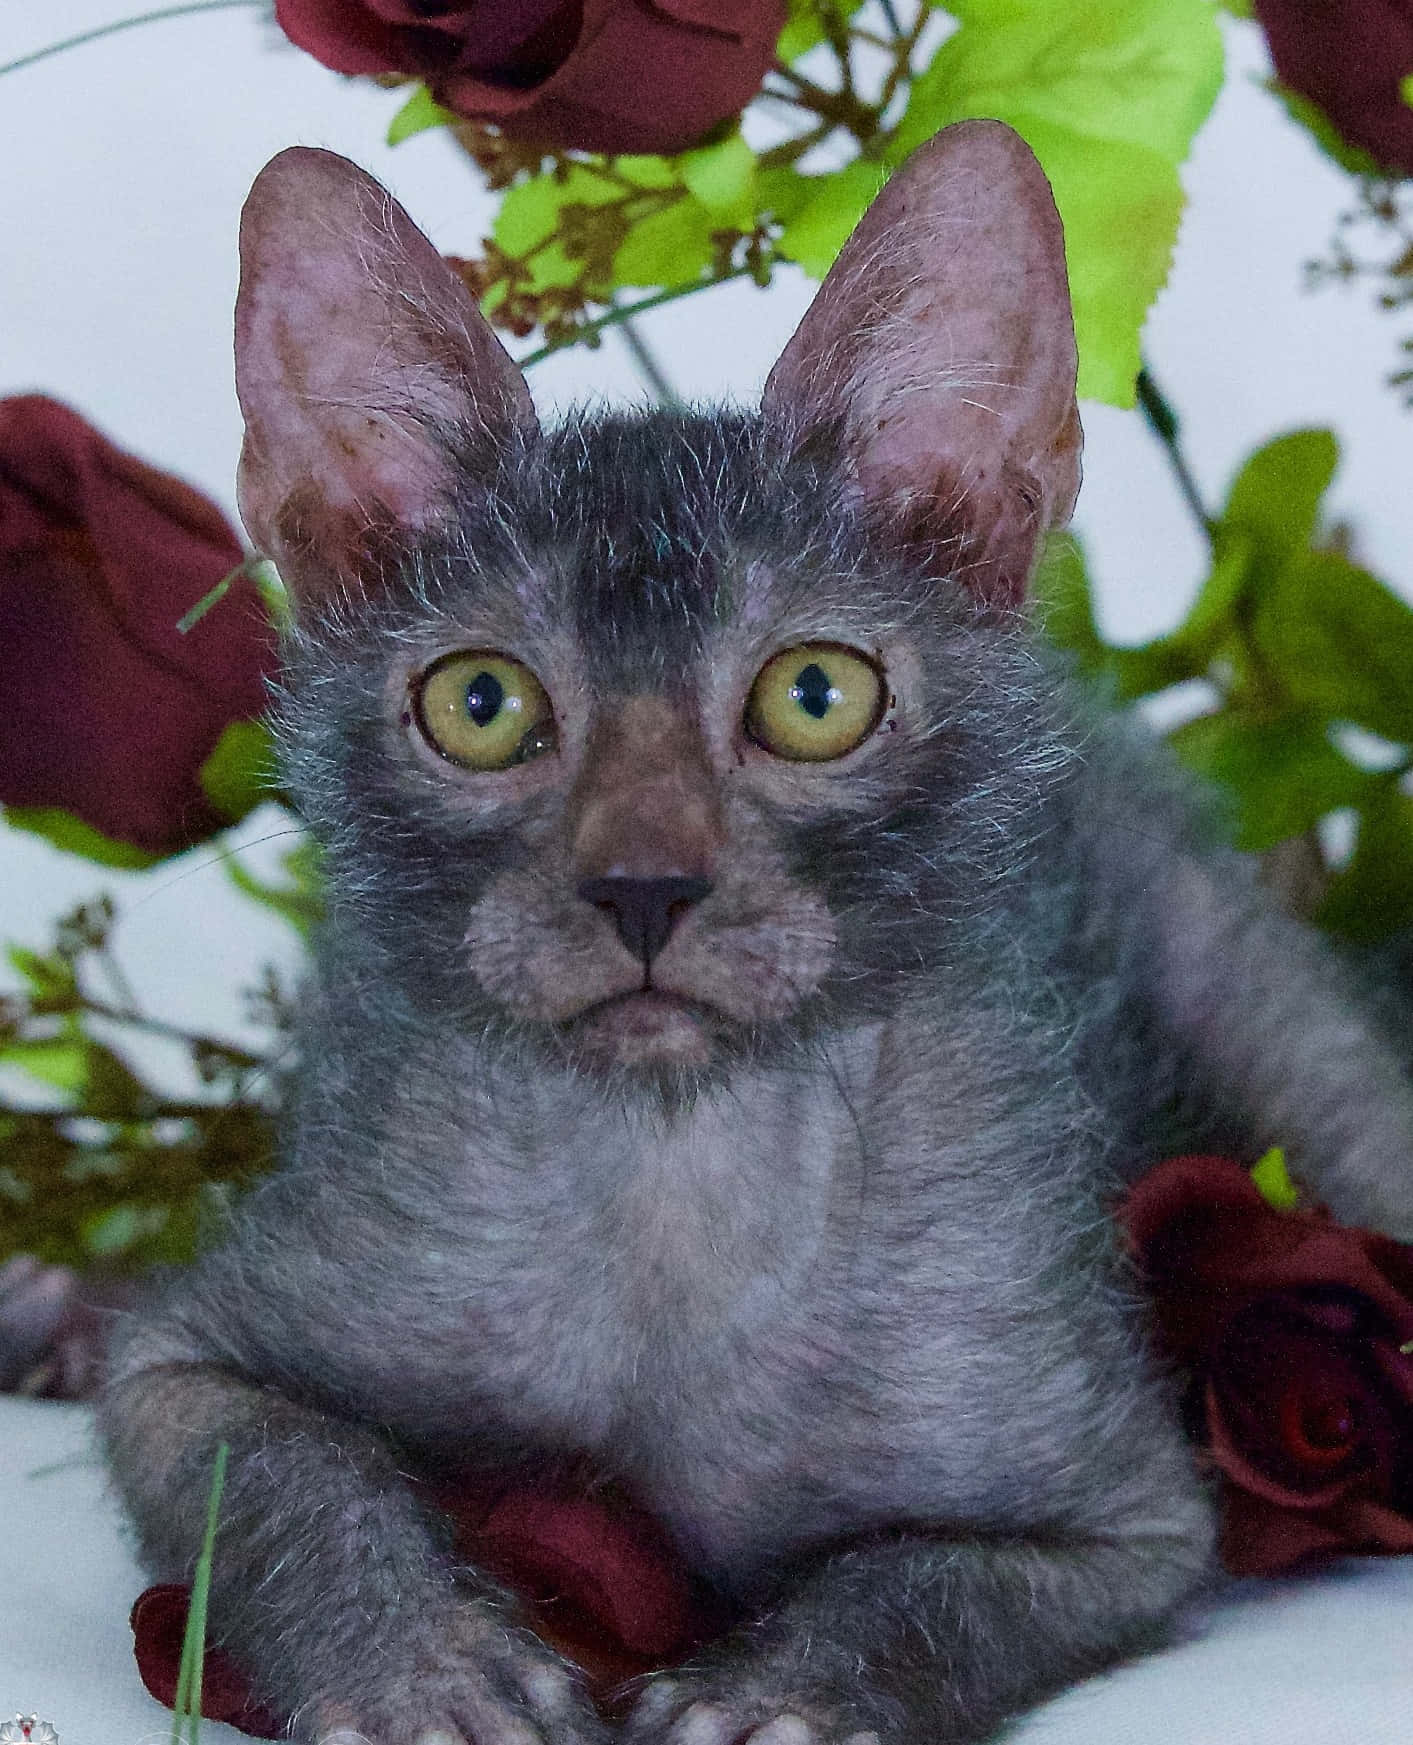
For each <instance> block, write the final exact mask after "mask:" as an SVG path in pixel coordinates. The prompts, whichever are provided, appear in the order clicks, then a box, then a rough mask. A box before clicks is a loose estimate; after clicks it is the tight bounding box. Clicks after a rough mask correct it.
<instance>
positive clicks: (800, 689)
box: [790, 661, 834, 721]
mask: <svg viewBox="0 0 1413 1745" xmlns="http://www.w3.org/2000/svg"><path fill="white" fill-rule="evenodd" d="M833 688H834V687H833V686H832V685H831V684H830V682H829V674H828V673H827V672H825V670H824V668H823V667H822V666H817V665H816V664H815V662H814V661H811V662H810V664H809V665H808V666H806V667H801V668H800V670H799V672H797V673H796V674H795V682H794V684H793V685H791V687H790V695H791V696H792V697H793V698H794V699H795V701H796V702H797V703H798V704H799V705H800V707H801V708H802V709H803V710H804V712H805V713H806V715H813V716H814V718H815V720H816V721H822V720H823V719H824V717H825V715H826V713H827V712H828V709H829V705H830V704H831V703H832V702H833V700H834V699H833V698H832V697H831V696H830V694H829V693H830V691H831V690H833Z"/></svg>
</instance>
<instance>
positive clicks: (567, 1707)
mask: <svg viewBox="0 0 1413 1745" xmlns="http://www.w3.org/2000/svg"><path fill="white" fill-rule="evenodd" d="M298 1737H301V1738H305V1739H309V1740H312V1741H313V1742H314V1745H606V1742H607V1737H608V1735H607V1732H606V1730H605V1729H604V1726H603V1724H602V1722H601V1721H600V1720H599V1718H598V1716H597V1715H596V1714H595V1713H594V1711H593V1709H592V1708H591V1707H590V1705H589V1703H588V1700H587V1699H586V1698H585V1696H584V1695H583V1693H582V1691H581V1690H580V1689H579V1687H578V1685H577V1684H576V1682H575V1680H574V1678H573V1676H572V1675H571V1673H570V1672H569V1671H568V1670H567V1669H566V1667H565V1666H564V1664H563V1663H562V1662H560V1661H558V1660H557V1659H555V1657H554V1656H553V1655H552V1654H551V1653H550V1652H549V1651H548V1650H547V1649H546V1648H544V1647H543V1646H542V1645H541V1644H540V1643H539V1642H537V1641H535V1640H534V1639H533V1638H531V1637H528V1636H525V1635H523V1634H521V1633H519V1632H516V1631H511V1630H506V1629H504V1628H503V1627H501V1626H499V1625H498V1624H496V1623H495V1622H493V1621H492V1620H489V1619H486V1618H482V1617H480V1616H478V1615H475V1614H471V1615H468V1616H465V1617H463V1618H461V1619H460V1620H458V1623H457V1625H456V1626H455V1627H454V1628H453V1629H452V1630H451V1631H450V1632H448V1633H447V1635H446V1637H445V1639H443V1640H441V1641H439V1642H437V1643H436V1644H435V1645H428V1646H424V1647H423V1648H422V1649H421V1650H420V1652H418V1653H417V1654H416V1655H415V1656H413V1657H411V1658H410V1659H409V1661H408V1662H407V1663H406V1665H405V1668H404V1669H403V1670H402V1671H401V1672H400V1673H398V1674H395V1675H392V1676H383V1677H378V1678H377V1680H376V1683H375V1685H374V1687H373V1688H372V1689H367V1688H364V1689H362V1690H361V1691H359V1693H358V1694H357V1695H355V1696H353V1697H351V1698H350V1699H349V1700H346V1701H345V1700H332V1701H326V1702H318V1703H314V1704H312V1705H311V1706H310V1707H309V1709H308V1710H307V1711H306V1712H305V1713H304V1714H303V1715H302V1716H301V1717H300V1725H299V1729H298Z"/></svg>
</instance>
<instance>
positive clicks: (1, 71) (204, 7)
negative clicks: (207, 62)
mask: <svg viewBox="0 0 1413 1745" xmlns="http://www.w3.org/2000/svg"><path fill="white" fill-rule="evenodd" d="M260 4H261V0H188V3H187V4H186V5H182V6H159V7H158V8H157V9H156V11H153V12H138V13H135V14H134V15H133V16H132V17H131V18H119V19H116V20H115V21H114V22H113V23H112V24H100V25H97V26H95V27H94V29H92V30H81V31H80V32H79V34H78V35H77V36H66V37H65V38H64V39H63V41H62V42H51V43H50V44H48V46H47V47H45V48H37V49H36V50H35V51H34V53H33V54H28V55H21V56H20V58H19V59H18V60H17V61H7V62H6V63H5V64H4V65H3V66H0V77H3V76H4V75H5V74H6V73H17V72H19V70H20V68H21V67H32V66H34V65H35V63H36V62H38V61H47V60H48V59H49V57H50V56H51V55H61V54H65V53H67V51H68V50H69V49H71V48H82V47H83V46H84V44H85V43H89V42H98V41H99V40H100V38H102V37H105V36H116V35H117V34H118V32H119V31H123V30H136V29H137V27H138V26H139V25H140V24H160V23H161V21H162V20H163V19H164V18H187V17H190V16H191V15H192V14H194V13H197V12H229V11H232V10H233V9H234V8H236V7H242V8H246V9H249V8H250V7H253V6H259V5H260Z"/></svg>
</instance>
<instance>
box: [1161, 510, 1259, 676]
mask: <svg viewBox="0 0 1413 1745" xmlns="http://www.w3.org/2000/svg"><path fill="white" fill-rule="evenodd" d="M1215 543H1216V546H1217V552H1216V556H1215V557H1214V559H1213V562H1212V567H1211V569H1210V570H1209V571H1208V572H1207V579H1206V581H1204V582H1203V584H1202V586H1201V587H1200V588H1199V589H1198V592H1197V598H1196V599H1195V600H1194V601H1193V602H1192V608H1191V610H1190V611H1189V612H1188V614H1187V617H1186V618H1185V619H1184V620H1183V621H1182V624H1181V625H1180V626H1179V627H1178V629H1177V630H1176V631H1175V632H1174V640H1179V641H1181V642H1182V643H1183V645H1184V646H1185V647H1187V648H1188V649H1190V650H1191V651H1192V656H1193V659H1194V660H1195V661H1196V662H1197V663H1198V670H1202V671H1205V670H1206V667H1207V665H1208V663H1209V662H1210V661H1211V660H1212V658H1213V656H1214V655H1215V654H1216V653H1217V650H1218V648H1219V647H1220V646H1221V644H1222V643H1223V642H1224V641H1226V640H1227V638H1228V637H1230V636H1231V635H1232V633H1233V632H1234V631H1235V630H1236V629H1237V628H1238V625H1237V619H1238V614H1239V613H1240V611H1241V608H1242V604H1243V602H1244V601H1245V599H1246V597H1247V593H1248V591H1249V588H1250V582H1251V566H1252V561H1253V556H1254V548H1253V545H1252V541H1251V538H1250V536H1249V535H1248V534H1247V533H1246V532H1245V531H1244V530H1241V529H1237V528H1234V527H1231V528H1225V529H1223V532H1222V536H1221V538H1220V539H1219V540H1216V541H1215Z"/></svg>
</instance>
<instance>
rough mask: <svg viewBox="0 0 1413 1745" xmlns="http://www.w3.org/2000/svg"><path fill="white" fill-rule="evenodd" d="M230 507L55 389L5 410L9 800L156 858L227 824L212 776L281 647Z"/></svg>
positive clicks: (261, 693)
mask: <svg viewBox="0 0 1413 1745" xmlns="http://www.w3.org/2000/svg"><path fill="white" fill-rule="evenodd" d="M244 556H245V553H244V550H243V548H242V546H241V543H240V541H239V540H238V539H237V537H236V535H235V533H234V532H233V531H232V529H231V527H230V525H229V524H228V523H227V521H226V519H225V517H224V516H223V515H222V514H221V512H220V510H219V509H217V507H216V506H215V504H213V503H211V502H209V501H208V500H207V499H206V498H205V497H203V496H202V495H201V494H200V493H199V492H197V491H194V490H192V489H191V487H190V486H188V485H185V484H183V483H182V482H181V481H180V480H179V479H175V478H173V477H171V476H170V475H169V474H165V473H160V472H158V471H157V470H156V469H155V468H153V467H149V466H147V465H146V464H145V463H143V462H142V461H139V460H137V459H136V458H135V457H134V456H132V455H128V454H124V453H123V452H122V451H121V450H119V449H117V448H115V447H114V446H113V444H112V443H110V442H109V441H108V440H107V439H106V438H105V437H103V436H102V435H100V433H99V432H98V431H96V430H95V429H94V428H93V427H92V426H91V425H89V424H88V423H86V422H85V420H84V419H82V418H80V417H79V416H78V414H77V413H75V412H72V411H70V410H69V409H68V408H67V407H64V406H60V405H59V404H57V403H56V402H55V401H52V400H48V399H45V398H43V397H41V396H37V395H30V396H21V397H18V398H15V399H10V400H6V401H3V402H0V691H3V694H4V697H5V716H4V722H3V725H0V802H3V803H5V804H6V805H12V806H38V807H61V808H63V809H65V810H68V811H71V812H74V813H76V814H77V815H78V817H80V818H81V819H82V820H83V821H84V822H85V823H87V824H89V825H91V826H92V827H93V828H94V829H96V830H99V831H102V832H103V833H104V834H105V835H107V836H111V837H115V838H117V839H119V840H121V841H125V842H131V843H135V844H137V845H138V846H139V847H141V848H144V849H147V850H150V851H151V852H154V853H159V854H164V853H171V852H174V851H176V850H178V849H181V848H185V847H187V846H189V845H190V844H191V843H193V842H197V841H200V840H201V839H202V838H203V837H205V836H209V835H210V834H211V833H212V832H213V831H214V830H217V829H219V828H220V827H221V826H222V825H223V824H224V823H225V822H226V820H224V819H222V818H221V817H220V816H219V815H218V814H217V813H215V812H214V811H213V809H212V807H211V805H210V803H209V801H208V800H207V798H206V795H205V794H204V792H203V791H202V788H201V784H200V770H201V766H202V764H203V763H204V762H205V760H206V759H207V758H208V757H209V756H210V754H211V752H212V751H213V750H214V748H215V745H216V742H217V740H218V739H219V738H220V736H221V734H222V732H223V731H224V730H225V728H226V727H228V726H229V725H230V724H231V723H232V722H233V721H237V720H243V719H247V718H249V717H251V716H254V715H258V714H259V713H260V712H261V710H262V709H263V708H264V705H265V679H266V677H267V675H270V674H272V673H273V671H274V669H275V664H276V654H275V639H274V634H273V631H272V629H271V626H270V623H269V620H268V617H267V614H266V613H265V610H264V607H263V605H262V604H261V601H260V598H259V594H258V591H257V590H256V588H255V587H254V585H253V583H251V582H249V581H248V580H246V579H244V578H240V579H238V580H237V581H236V582H235V583H234V584H233V586H232V587H231V589H230V591H229V592H228V593H227V595H226V596H225V598H224V599H223V600H222V601H221V603H220V606H219V608H218V609H217V610H215V611H213V612H211V613H209V614H208V615H207V616H206V617H205V618H204V619H202V620H201V621H200V622H199V623H197V624H196V625H195V626H194V628H193V629H192V630H191V631H190V632H189V633H188V634H187V635H185V636H183V635H182V634H181V633H180V632H179V631H178V629H177V624H178V621H179V620H180V619H181V617H182V616H183V614H185V613H186V612H187V611H188V610H189V609H190V608H191V607H192V606H193V605H195V604H196V602H197V601H199V600H201V599H202V598H203V597H204V596H205V595H206V594H208V593H209V592H210V591H211V589H212V588H214V587H215V585H216V584H217V583H218V582H220V581H221V580H222V579H223V578H224V577H225V576H227V575H229V574H230V573H231V571H232V570H234V569H235V568H236V567H237V566H239V565H240V564H241V563H242V562H243V560H244Z"/></svg>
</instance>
